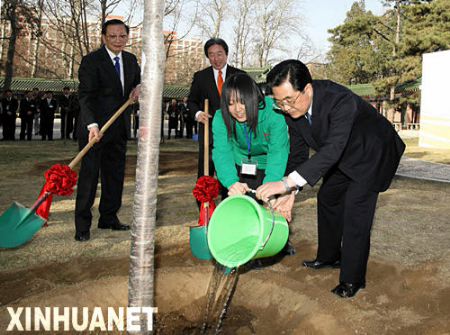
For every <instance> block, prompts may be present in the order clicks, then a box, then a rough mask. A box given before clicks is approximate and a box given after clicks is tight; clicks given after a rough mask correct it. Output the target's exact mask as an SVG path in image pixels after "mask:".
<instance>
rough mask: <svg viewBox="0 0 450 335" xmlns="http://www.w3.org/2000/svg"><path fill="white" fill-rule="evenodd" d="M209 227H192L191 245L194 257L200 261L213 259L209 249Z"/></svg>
mask: <svg viewBox="0 0 450 335" xmlns="http://www.w3.org/2000/svg"><path fill="white" fill-rule="evenodd" d="M207 229H208V228H207V226H195V227H190V231H189V233H190V235H189V244H190V246H191V252H192V255H193V256H194V257H196V258H198V259H200V260H203V261H209V260H211V259H212V258H213V257H212V255H211V252H210V251H209V247H208V239H207V236H206V234H207Z"/></svg>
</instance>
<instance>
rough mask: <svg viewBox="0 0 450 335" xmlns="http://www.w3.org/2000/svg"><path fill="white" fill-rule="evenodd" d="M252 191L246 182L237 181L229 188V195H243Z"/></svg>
mask: <svg viewBox="0 0 450 335" xmlns="http://www.w3.org/2000/svg"><path fill="white" fill-rule="evenodd" d="M249 191H250V187H248V185H247V184H246V183H240V182H236V183H234V184H233V185H231V187H230V188H229V189H228V195H230V196H231V195H243V194H245V193H247V192H249Z"/></svg>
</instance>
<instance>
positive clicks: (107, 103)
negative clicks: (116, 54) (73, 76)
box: [78, 46, 141, 137]
mask: <svg viewBox="0 0 450 335" xmlns="http://www.w3.org/2000/svg"><path fill="white" fill-rule="evenodd" d="M122 63H123V72H124V89H123V90H122V84H121V82H120V78H119V76H118V75H117V72H116V69H115V68H114V64H113V62H112V60H111V58H110V57H109V54H108V52H107V50H106V48H105V47H104V46H103V47H102V48H100V49H98V50H96V51H93V52H91V53H89V54H88V55H86V56H84V57H83V59H82V60H81V65H80V69H79V71H78V78H79V81H80V85H79V88H78V92H79V93H78V97H79V102H80V127H81V128H80V129H81V130H86V127H87V125H89V124H91V123H97V124H98V125H99V127H100V128H101V127H102V126H103V125H104V124H105V123H106V122H107V121H108V120H109V119H110V118H111V116H112V115H113V114H114V113H115V112H116V110H117V109H119V108H120V106H122V105H123V104H124V103H125V102H126V101H127V99H128V97H129V95H130V93H131V91H132V90H133V88H135V87H136V86H137V85H138V84H139V83H140V80H141V77H140V68H139V65H138V62H137V59H136V56H135V55H133V54H131V53H129V52H126V51H122ZM129 113H130V110H129V111H127V112H125V113H123V114H122V117H121V120H116V122H115V123H114V124H113V125H112V126H111V128H110V129H108V131H107V132H106V133H105V135H106V136H107V137H109V136H113V135H114V134H115V133H117V132H118V131H119V130H120V129H119V127H123V126H124V125H125V127H126V129H125V131H126V132H125V134H128V131H129V129H130V118H129V115H130V114H129ZM86 131H87V130H86Z"/></svg>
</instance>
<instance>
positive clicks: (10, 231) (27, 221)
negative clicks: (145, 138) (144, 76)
mask: <svg viewBox="0 0 450 335" xmlns="http://www.w3.org/2000/svg"><path fill="white" fill-rule="evenodd" d="M133 102H134V99H133V98H129V99H128V100H127V101H126V102H125V103H124V104H123V105H122V106H121V107H120V108H119V109H118V110H117V111H116V112H115V113H114V115H113V116H112V117H111V118H110V119H109V120H108V122H106V123H105V124H104V125H103V127H102V129H100V134H101V135H103V133H104V132H106V130H107V129H108V128H109V127H110V126H111V124H113V123H114V121H115V120H116V119H117V118H118V117H119V116H120V115H121V114H122V113H123V112H124V111H125V110H126V109H127V108H128V106H129V105H130V104H132V103H133ZM95 143H96V141H95V140H93V141H90V142H89V143H88V144H86V146H85V147H84V148H83V149H82V150H81V151H80V152H79V153H78V154H77V155H76V157H75V158H74V159H73V160H72V161H71V162H70V163H69V165H68V166H62V165H60V164H57V165H58V167H59V168H60V169H59V170H64V171H65V172H66V173H72V174H75V182H74V183H73V185H72V184H71V185H68V187H70V189H72V188H73V186H75V184H76V173H75V172H74V171H73V170H72V169H73V168H74V167H75V166H76V165H77V164H78V163H79V162H80V161H81V159H82V158H83V156H84V155H86V153H87V152H88V151H89V150H90V149H91V148H92V147H93V146H94V144H95ZM57 165H55V166H53V167H52V168H51V169H50V170H49V171H48V172H51V170H52V169H53V168H54V167H56V166H57ZM48 181H49V178H47V183H48ZM46 185H47V184H46ZM46 185H44V188H43V190H42V192H41V194H40V195H39V198H38V200H36V202H35V203H34V205H33V206H32V207H31V208H30V209H28V208H26V207H25V206H23V205H21V204H19V203H18V202H14V203H13V204H12V205H11V206H10V207H9V208H8V209H7V210H6V211H5V212H4V213H3V214H2V215H1V216H0V248H7V249H9V248H16V247H19V246H21V245H23V244H25V243H27V242H28V241H30V240H31V239H32V238H33V236H34V235H35V234H36V233H37V232H38V231H39V229H41V228H42V226H43V225H44V224H45V223H46V221H47V219H48V212H49V209H50V205H51V201H48V200H50V199H51V197H52V194H53V192H51V191H46ZM65 187H66V189H65V192H66V195H69V193H68V192H67V185H65ZM70 193H71V192H70ZM55 194H58V193H55ZM42 207H46V208H44V209H43V208H42ZM36 211H38V213H41V212H42V213H47V215H44V217H42V216H39V215H38V214H36ZM45 216H46V217H45Z"/></svg>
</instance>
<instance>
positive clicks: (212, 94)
mask: <svg viewBox="0 0 450 335" xmlns="http://www.w3.org/2000/svg"><path fill="white" fill-rule="evenodd" d="M204 52H205V56H206V57H207V58H208V59H209V62H210V63H211V66H210V67H207V68H206V69H203V70H201V71H198V72H196V73H194V79H193V80H192V85H191V90H190V93H189V98H188V106H189V110H190V112H191V113H192V117H194V118H195V120H196V121H198V122H200V129H199V134H198V140H199V156H198V177H199V178H200V177H201V176H203V175H205V171H203V168H204V162H203V159H204V158H203V157H204V153H203V150H204V136H205V135H204V124H205V122H207V120H208V118H212V117H214V114H215V112H216V110H218V109H219V108H220V96H221V94H222V85H223V83H224V82H225V79H226V78H228V77H229V76H231V75H233V74H235V73H238V72H243V71H242V70H240V69H237V68H234V67H232V66H230V65H228V64H227V62H228V45H227V43H226V42H225V41H224V40H223V39H221V38H211V39H209V40H208V41H207V42H206V43H205V46H204ZM205 99H208V101H209V114H206V113H205V112H204V110H203V109H204V105H203V104H204V101H205ZM209 132H210V134H209V141H210V143H209V150H210V154H209V159H210V161H209V174H208V175H210V176H214V171H215V170H214V164H213V161H212V159H211V150H212V146H213V143H212V138H213V137H212V132H211V127H209ZM222 189H223V194H224V195H225V196H226V194H227V190H226V189H225V188H222Z"/></svg>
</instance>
